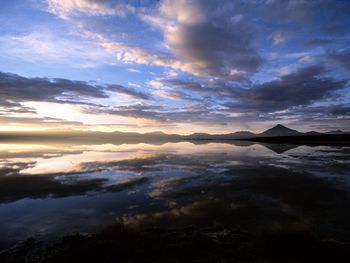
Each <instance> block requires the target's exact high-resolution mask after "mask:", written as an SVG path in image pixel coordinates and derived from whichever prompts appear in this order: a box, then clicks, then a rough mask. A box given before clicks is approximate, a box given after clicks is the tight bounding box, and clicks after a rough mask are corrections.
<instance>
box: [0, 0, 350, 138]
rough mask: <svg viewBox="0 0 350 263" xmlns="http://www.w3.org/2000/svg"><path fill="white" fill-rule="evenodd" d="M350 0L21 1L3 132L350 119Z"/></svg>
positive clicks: (15, 13) (209, 128)
mask: <svg viewBox="0 0 350 263" xmlns="http://www.w3.org/2000/svg"><path fill="white" fill-rule="evenodd" d="M349 12H350V3H349V1H327V0H318V1H302V0H294V1H292V0H290V1H272V0H266V1H210V0H202V1H199V0H198V1H189V0H188V1H185V0H176V1H170V0H162V1H148V0H145V1H142V0H139V1H119V0H118V1H117V0H116V1H114V0H46V1H45V0H21V1H19V0H11V1H3V2H2V3H1V8H0V23H1V25H2V27H1V28H0V61H1V63H0V72H1V77H0V130H41V129H55V130H57V129H87V130H102V131H113V130H122V131H139V132H146V131H156V130H162V131H165V132H176V133H191V132H195V131H206V132H213V133H225V132H232V131H237V130H243V129H248V130H253V131H261V130H263V129H265V128H267V127H270V126H271V125H273V124H276V123H282V124H286V125H289V126H290V127H293V128H298V129H300V130H318V131H322V130H323V131H326V130H333V129H343V130H348V129H349V128H348V127H349V112H350V107H349V101H350V96H349V81H348V79H349V76H350V74H349V72H350V64H349V63H350V49H349V47H348V46H349V45H348V43H350V30H349V28H350V17H349V15H348V14H349Z"/></svg>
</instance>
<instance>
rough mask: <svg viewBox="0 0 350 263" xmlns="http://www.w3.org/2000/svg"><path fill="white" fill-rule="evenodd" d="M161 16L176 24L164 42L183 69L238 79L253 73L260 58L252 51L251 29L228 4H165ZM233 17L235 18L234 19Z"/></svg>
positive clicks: (169, 30) (194, 72)
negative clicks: (181, 62) (180, 62)
mask: <svg viewBox="0 0 350 263" xmlns="http://www.w3.org/2000/svg"><path fill="white" fill-rule="evenodd" d="M160 10H161V13H162V15H164V16H165V17H166V18H168V19H174V20H176V21H177V24H176V26H174V27H173V28H172V29H169V28H166V29H165V39H166V42H167V44H168V45H169V47H170V49H171V51H172V52H173V53H174V54H175V55H176V57H177V58H178V59H179V60H180V61H183V62H184V63H185V66H184V67H183V69H184V70H185V71H188V72H191V73H193V74H195V75H201V76H215V77H221V78H225V79H239V78H241V77H242V75H244V74H245V73H248V72H249V73H251V72H255V71H256V70H257V69H258V67H259V66H260V65H261V64H262V61H263V60H262V58H261V56H260V55H259V53H258V51H257V50H256V49H255V48H254V47H253V35H252V34H251V29H250V26H249V25H248V24H247V23H246V21H245V20H242V19H241V17H240V14H237V13H236V12H235V5H233V4H232V3H231V1H223V2H220V5H218V4H217V3H215V2H212V1H192V2H186V1H184V2H181V3H178V4H176V3H174V2H173V1H164V2H163V3H162V4H161V7H160ZM235 15H236V16H235Z"/></svg>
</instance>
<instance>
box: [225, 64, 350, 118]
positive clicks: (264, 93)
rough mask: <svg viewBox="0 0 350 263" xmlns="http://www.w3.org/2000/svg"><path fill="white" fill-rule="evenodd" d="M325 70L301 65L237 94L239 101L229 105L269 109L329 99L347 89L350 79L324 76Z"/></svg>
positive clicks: (261, 109)
mask: <svg viewBox="0 0 350 263" xmlns="http://www.w3.org/2000/svg"><path fill="white" fill-rule="evenodd" d="M325 73H327V71H326V69H325V68H324V67H322V66H311V67H306V68H302V69H299V70H298V71H296V72H294V73H291V74H288V75H283V76H281V77H280V78H278V79H276V80H272V81H270V82H266V83H263V84H261V85H256V86H254V87H253V88H251V89H248V90H241V91H240V94H238V97H237V99H238V100H239V103H238V104H236V103H232V104H229V105H231V106H233V108H245V109H252V110H258V111H262V112H269V111H277V110H285V109H288V108H291V107H294V106H299V105H309V104H312V103H313V102H315V101H319V100H322V99H329V98H332V97H334V95H335V94H336V92H337V91H339V90H341V89H344V88H345V87H346V85H347V82H348V81H347V80H336V79H335V78H333V77H328V76H325Z"/></svg>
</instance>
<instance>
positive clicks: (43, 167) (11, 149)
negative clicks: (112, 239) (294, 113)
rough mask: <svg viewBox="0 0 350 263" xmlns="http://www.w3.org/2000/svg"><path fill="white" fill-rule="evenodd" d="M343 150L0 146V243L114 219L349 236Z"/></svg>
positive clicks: (347, 164) (348, 154)
mask: <svg viewBox="0 0 350 263" xmlns="http://www.w3.org/2000/svg"><path fill="white" fill-rule="evenodd" d="M349 179H350V148H349V147H324V146H318V147H309V146H298V147H295V146H290V145H277V144H274V145H261V144H251V143H242V142H233V143H230V144H228V143H206V144H193V143H190V142H179V143H165V144H162V145H151V144H124V145H113V144H101V145H69V144H67V145H64V144H55V143H54V142H53V143H48V144H46V145H42V144H40V143H37V144H4V143H3V144H0V221H1V224H0V249H1V248H6V247H9V246H11V245H13V244H15V243H16V242H18V241H20V240H23V239H26V238H29V237H37V238H40V239H43V240H51V239H55V238H58V237H61V236H63V235H68V234H74V233H77V232H79V233H91V232H94V231H96V230H98V229H100V228H101V227H102V226H104V225H107V224H110V223H113V222H115V221H121V220H122V221H123V222H124V223H125V224H131V225H132V224H137V225H142V224H147V225H154V226H157V227H160V226H168V227H169V226H171V227H176V226H196V227H197V226H198V227H201V226H203V227H205V226H207V225H208V226H209V225H210V226H213V225H219V226H222V227H229V228H233V227H234V228H240V229H248V230H252V229H262V228H278V227H280V226H281V225H289V226H293V227H295V226H301V227H303V228H308V229H310V231H312V232H313V233H315V234H316V235H318V236H319V237H321V238H332V239H336V240H340V241H346V242H349V241H350V202H349V201H350V195H349V193H350V185H349V184H350V181H349Z"/></svg>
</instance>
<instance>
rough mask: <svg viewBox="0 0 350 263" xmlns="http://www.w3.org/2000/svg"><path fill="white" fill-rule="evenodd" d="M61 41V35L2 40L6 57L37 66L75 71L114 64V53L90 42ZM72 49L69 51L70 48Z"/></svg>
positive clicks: (37, 34) (5, 37)
mask: <svg viewBox="0 0 350 263" xmlns="http://www.w3.org/2000/svg"><path fill="white" fill-rule="evenodd" d="M81 40H82V39H80V38H73V37H61V36H60V35H59V33H57V34H56V35H53V34H52V33H50V32H30V33H28V34H23V35H3V36H0V51H1V52H2V53H3V56H6V57H8V58H11V59H14V58H15V59H19V60H21V61H28V62H34V63H43V64H48V63H54V64H64V65H69V66H70V67H72V68H95V67H98V66H101V65H105V64H112V63H115V59H113V58H111V53H108V52H107V51H106V50H103V49H101V48H100V47H99V45H97V44H96V43H93V42H91V41H84V42H81ZM67 47H69V48H67Z"/></svg>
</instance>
